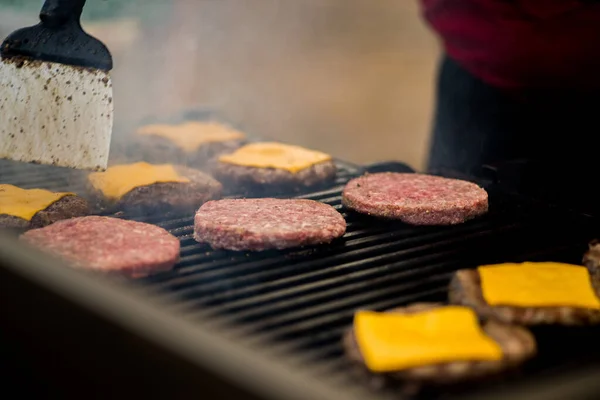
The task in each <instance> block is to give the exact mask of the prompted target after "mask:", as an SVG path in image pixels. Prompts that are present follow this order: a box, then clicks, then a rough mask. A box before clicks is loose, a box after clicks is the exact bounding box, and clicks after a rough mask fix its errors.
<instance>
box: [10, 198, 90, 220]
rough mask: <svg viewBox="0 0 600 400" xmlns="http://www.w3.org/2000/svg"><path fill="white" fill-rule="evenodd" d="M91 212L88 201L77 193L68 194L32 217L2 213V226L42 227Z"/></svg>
mask: <svg viewBox="0 0 600 400" xmlns="http://www.w3.org/2000/svg"><path fill="white" fill-rule="evenodd" d="M89 213H90V208H89V204H88V202H87V201H86V200H85V199H84V198H82V197H79V196H77V195H74V194H72V195H67V196H65V197H62V198H60V199H58V200H56V201H55V202H54V203H52V204H50V205H49V206H48V207H46V208H45V209H43V210H40V211H38V212H37V213H35V215H34V216H33V217H32V218H31V219H30V220H27V219H24V218H20V217H17V216H14V215H8V214H1V213H0V227H2V228H10V229H30V228H41V227H43V226H46V225H50V224H53V223H55V222H56V221H60V220H63V219H68V218H73V217H82V216H84V215H88V214H89Z"/></svg>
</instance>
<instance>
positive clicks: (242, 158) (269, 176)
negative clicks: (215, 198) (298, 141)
mask: <svg viewBox="0 0 600 400" xmlns="http://www.w3.org/2000/svg"><path fill="white" fill-rule="evenodd" d="M214 175H215V177H216V178H217V179H218V180H219V181H221V182H223V183H224V184H225V185H226V186H230V187H234V188H244V189H250V190H253V189H267V190H269V191H271V190H273V189H274V190H290V189H302V188H306V187H314V186H315V185H319V184H322V183H326V182H329V181H331V180H332V179H334V178H335V175H336V166H335V164H334V162H333V160H332V158H331V156H330V155H329V154H326V153H322V152H319V151H314V150H309V149H305V148H303V147H300V146H292V145H288V144H283V143H276V142H259V143H250V144H247V145H245V146H242V147H240V148H239V149H237V150H236V151H234V152H233V153H231V154H225V155H222V156H220V157H219V158H218V163H217V165H216V168H215V170H214Z"/></svg>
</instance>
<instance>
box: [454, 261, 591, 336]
mask: <svg viewBox="0 0 600 400" xmlns="http://www.w3.org/2000/svg"><path fill="white" fill-rule="evenodd" d="M592 276H593V275H592ZM592 284H593V287H594V290H595V292H596V294H597V295H600V293H599V291H598V290H599V285H598V280H597V279H594V278H593V279H592ZM449 299H450V302H451V303H453V304H461V305H464V306H467V307H471V308H473V309H474V310H475V312H476V313H477V314H478V315H479V316H480V317H482V318H493V319H496V320H498V321H501V322H504V323H508V324H510V323H514V324H521V325H549V324H557V325H568V326H576V325H594V324H598V323H600V310H594V309H588V308H577V307H567V306H565V307H513V306H490V305H489V304H488V303H487V302H486V301H485V298H484V297H483V291H482V289H481V277H480V275H479V271H477V270H476V269H463V270H459V271H456V273H455V274H454V276H453V278H452V280H451V282H450V292H449Z"/></svg>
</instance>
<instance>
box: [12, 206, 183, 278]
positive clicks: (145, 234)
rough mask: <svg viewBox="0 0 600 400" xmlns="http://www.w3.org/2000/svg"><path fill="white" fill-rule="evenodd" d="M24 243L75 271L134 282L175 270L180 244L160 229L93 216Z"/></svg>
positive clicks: (35, 232)
mask: <svg viewBox="0 0 600 400" xmlns="http://www.w3.org/2000/svg"><path fill="white" fill-rule="evenodd" d="M21 240H23V241H25V242H26V243H28V244H30V245H32V246H34V247H37V248H38V249H40V250H41V251H43V252H46V253H48V254H51V255H54V256H57V257H61V258H63V259H65V260H67V261H69V262H70V263H71V264H72V266H73V267H75V268H80V269H85V270H90V271H95V272H103V273H114V274H119V275H124V276H128V277H132V278H136V277H143V276H146V275H149V274H151V273H155V272H159V271H167V270H170V269H172V268H173V266H174V265H175V263H176V262H177V261H178V259H179V240H178V239H177V238H176V237H175V236H173V235H171V234H170V233H169V232H167V231H166V230H164V229H163V228H160V227H158V226H154V225H150V224H146V223H142V222H135V221H127V220H123V219H118V218H110V217H99V216H89V217H80V218H72V219H68V220H63V221H59V222H56V223H55V224H52V225H49V226H46V227H44V228H39V229H32V230H30V231H28V232H26V233H24V234H23V235H21Z"/></svg>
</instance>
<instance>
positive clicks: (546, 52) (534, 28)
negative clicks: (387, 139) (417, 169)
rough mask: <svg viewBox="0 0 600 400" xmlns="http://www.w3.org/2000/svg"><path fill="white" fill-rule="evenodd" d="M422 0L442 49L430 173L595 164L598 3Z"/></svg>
mask: <svg viewBox="0 0 600 400" xmlns="http://www.w3.org/2000/svg"><path fill="white" fill-rule="evenodd" d="M421 2H422V6H423V14H424V17H425V19H426V20H427V21H428V23H429V24H430V25H431V27H432V28H433V29H434V30H435V31H436V32H437V33H438V34H439V36H440V38H441V40H442V44H443V48H444V50H445V55H444V57H443V60H442V62H441V67H440V72H439V77H438V87H437V104H436V111H435V117H434V118H435V120H434V127H433V135H432V141H431V150H430V156H429V164H428V169H429V171H430V172H434V173H435V172H440V171H445V170H452V171H456V172H461V173H466V174H477V173H478V171H479V170H480V169H481V167H482V166H483V165H485V164H498V163H502V162H506V161H512V160H518V159H527V160H529V161H531V162H534V163H535V164H536V165H540V166H543V168H540V169H539V171H546V175H548V174H550V175H551V174H563V175H565V174H577V175H578V176H581V172H582V171H590V170H592V169H593V168H595V164H596V159H597V158H600V157H599V156H600V146H599V145H600V139H599V137H600V1H594V0H421ZM565 176H567V175H565ZM551 183H552V181H551V180H547V182H546V184H551Z"/></svg>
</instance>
